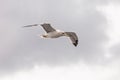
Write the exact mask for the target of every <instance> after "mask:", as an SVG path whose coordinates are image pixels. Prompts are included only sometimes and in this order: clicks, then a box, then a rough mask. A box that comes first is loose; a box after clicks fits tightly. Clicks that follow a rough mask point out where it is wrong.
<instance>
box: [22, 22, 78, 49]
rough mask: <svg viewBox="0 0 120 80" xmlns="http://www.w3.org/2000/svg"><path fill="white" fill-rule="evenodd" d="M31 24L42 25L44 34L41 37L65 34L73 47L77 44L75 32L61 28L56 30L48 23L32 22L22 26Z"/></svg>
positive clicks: (55, 36) (56, 36)
mask: <svg viewBox="0 0 120 80" xmlns="http://www.w3.org/2000/svg"><path fill="white" fill-rule="evenodd" d="M33 26H42V27H43V29H44V30H45V31H46V33H45V34H43V35H41V38H58V37H61V36H66V37H68V38H70V40H71V42H72V44H73V45H74V46H75V47H76V46H77V45H78V37H77V35H76V33H75V32H64V31H61V30H56V29H54V28H53V27H52V26H51V24H49V23H44V24H33V25H27V26H23V27H33Z"/></svg>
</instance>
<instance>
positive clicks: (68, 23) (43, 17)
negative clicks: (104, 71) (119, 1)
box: [0, 0, 112, 71]
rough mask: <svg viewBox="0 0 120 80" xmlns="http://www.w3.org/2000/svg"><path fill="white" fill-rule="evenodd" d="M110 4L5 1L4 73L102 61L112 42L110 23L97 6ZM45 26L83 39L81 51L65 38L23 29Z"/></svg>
mask: <svg viewBox="0 0 120 80" xmlns="http://www.w3.org/2000/svg"><path fill="white" fill-rule="evenodd" d="M104 1H105V2H104ZM111 1H112V0H111ZM1 2H2V1H1ZM106 3H108V1H107V0H92V1H88V0H85V1H83V0H81V1H80V2H79V3H78V2H77V0H71V1H70V0H65V1H64V0H59V1H56V0H51V1H49V0H34V1H33V0H24V1H23V0H21V1H16V0H11V1H10V2H7V1H6V0H4V2H3V4H2V5H1V6H2V8H1V11H0V12H1V15H0V17H2V18H1V19H0V21H3V22H1V23H0V25H1V27H0V28H1V29H0V31H1V33H2V34H1V35H0V36H2V40H1V41H0V43H1V44H2V45H1V46H0V49H1V51H0V53H1V54H0V55H1V57H0V58H1V59H0V70H3V71H4V70H6V71H9V70H10V71H13V70H16V69H24V68H30V67H32V66H34V64H39V65H41V64H47V65H63V64H70V63H76V62H78V61H80V60H83V61H85V62H89V63H97V62H98V61H99V60H101V61H102V59H103V58H104V57H103V54H104V47H103V44H104V43H105V42H106V41H107V40H108V38H107V36H106V34H105V31H106V29H107V24H106V23H107V21H106V19H105V17H104V16H103V15H102V14H101V13H100V12H98V11H97V10H96V6H97V5H101V4H106ZM44 22H49V23H51V24H52V26H54V27H55V28H58V29H61V30H64V31H75V32H76V33H77V35H78V37H79V45H78V47H74V46H73V45H72V44H70V42H68V39H66V38H64V37H62V38H59V39H54V40H51V39H41V38H39V37H38V36H36V35H37V34H42V33H43V30H42V28H40V27H34V28H22V27H21V26H23V25H27V24H33V23H44Z"/></svg>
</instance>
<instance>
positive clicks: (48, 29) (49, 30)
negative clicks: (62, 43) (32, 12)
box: [41, 23, 56, 33]
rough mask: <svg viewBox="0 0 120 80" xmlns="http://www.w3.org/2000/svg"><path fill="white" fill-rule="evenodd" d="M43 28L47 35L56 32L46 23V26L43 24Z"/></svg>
mask: <svg viewBox="0 0 120 80" xmlns="http://www.w3.org/2000/svg"><path fill="white" fill-rule="evenodd" d="M41 26H42V27H43V28H44V30H45V31H46V32H47V33H49V32H53V31H56V30H55V29H54V28H53V27H52V26H51V25H50V24H47V23H44V24H41Z"/></svg>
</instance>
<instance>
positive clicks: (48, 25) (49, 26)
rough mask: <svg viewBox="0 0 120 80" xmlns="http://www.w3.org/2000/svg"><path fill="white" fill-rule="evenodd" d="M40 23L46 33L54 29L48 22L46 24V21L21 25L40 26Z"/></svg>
mask: <svg viewBox="0 0 120 80" xmlns="http://www.w3.org/2000/svg"><path fill="white" fill-rule="evenodd" d="M40 25H41V26H42V27H43V29H44V30H45V31H46V32H47V33H49V32H53V31H56V30H55V29H54V28H53V27H52V26H51V25H50V24H47V23H44V24H33V25H26V26H23V27H33V26H40Z"/></svg>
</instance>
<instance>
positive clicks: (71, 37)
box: [65, 32, 78, 46]
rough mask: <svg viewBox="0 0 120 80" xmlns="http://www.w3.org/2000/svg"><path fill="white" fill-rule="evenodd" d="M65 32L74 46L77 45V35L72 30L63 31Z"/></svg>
mask: <svg viewBox="0 0 120 80" xmlns="http://www.w3.org/2000/svg"><path fill="white" fill-rule="evenodd" d="M65 34H66V35H67V36H68V37H69V38H70V39H71V41H72V43H73V45H74V46H77V45H78V37H77V35H76V33H74V32H65Z"/></svg>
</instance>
